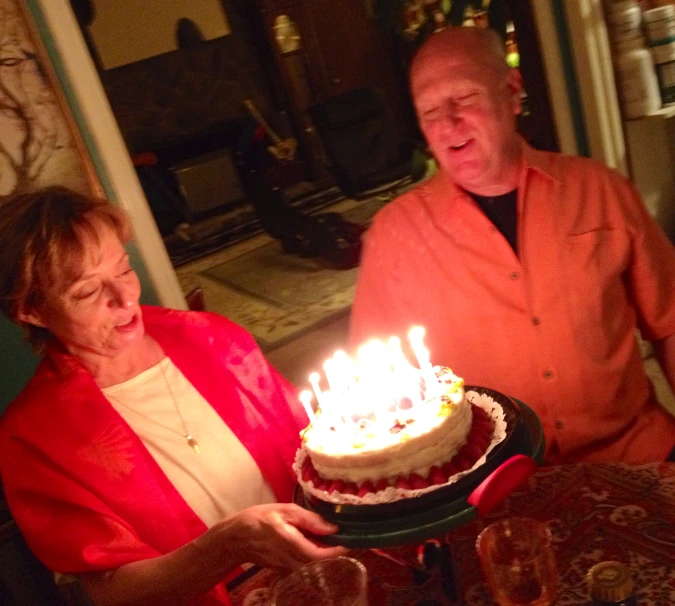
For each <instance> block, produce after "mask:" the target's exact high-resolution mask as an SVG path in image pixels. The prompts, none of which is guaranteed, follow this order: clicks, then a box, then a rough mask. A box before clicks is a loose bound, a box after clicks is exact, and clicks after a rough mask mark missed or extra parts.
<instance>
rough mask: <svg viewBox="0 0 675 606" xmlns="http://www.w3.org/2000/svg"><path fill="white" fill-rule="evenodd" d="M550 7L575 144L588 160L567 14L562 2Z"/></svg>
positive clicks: (588, 146) (587, 145)
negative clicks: (556, 34)
mask: <svg viewBox="0 0 675 606" xmlns="http://www.w3.org/2000/svg"><path fill="white" fill-rule="evenodd" d="M551 5H552V6H553V17H554V20H555V27H556V30H557V31H558V44H559V46H560V56H561V59H562V63H563V71H564V76H565V84H566V89H567V99H568V101H569V104H570V112H571V114H572V122H573V124H574V138H575V140H576V143H577V150H578V152H579V155H580V156H586V157H587V158H590V157H591V151H590V145H589V144H588V136H587V133H586V122H585V121H584V112H583V109H582V107H581V98H580V97H579V82H578V80H577V72H576V70H575V68H574V58H573V56H572V47H571V46H570V31H569V26H568V23H567V13H566V12H565V6H564V3H563V0H552V2H551Z"/></svg>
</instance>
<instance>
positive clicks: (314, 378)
mask: <svg viewBox="0 0 675 606" xmlns="http://www.w3.org/2000/svg"><path fill="white" fill-rule="evenodd" d="M320 378H321V377H320V376H319V373H318V372H313V373H312V374H311V375H309V382H310V383H311V384H312V389H313V390H314V394H315V395H316V401H317V403H318V405H319V408H320V409H321V410H322V411H323V412H326V410H325V409H324V405H325V401H324V397H323V392H322V391H321V387H320V386H319V379H320Z"/></svg>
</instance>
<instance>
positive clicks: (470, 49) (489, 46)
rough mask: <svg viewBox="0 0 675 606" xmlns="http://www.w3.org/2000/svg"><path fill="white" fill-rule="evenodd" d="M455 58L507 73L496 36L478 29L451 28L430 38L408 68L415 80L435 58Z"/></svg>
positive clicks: (502, 48)
mask: <svg viewBox="0 0 675 606" xmlns="http://www.w3.org/2000/svg"><path fill="white" fill-rule="evenodd" d="M451 56H457V57H458V58H463V59H470V60H473V61H475V62H476V64H478V65H482V66H485V67H490V68H494V69H495V70H497V71H498V72H500V73H503V72H506V70H507V69H508V65H507V64H506V50H505V48H504V43H503V42H502V39H501V38H500V36H499V34H498V33H497V32H496V31H495V30H493V29H484V28H478V27H450V28H448V29H444V30H441V31H440V32H438V33H436V34H433V35H432V36H431V37H430V38H429V39H428V40H427V41H426V42H425V43H424V44H423V45H422V46H421V47H420V49H419V50H418V51H417V53H416V54H415V57H414V58H413V61H412V64H411V66H410V79H411V81H412V80H414V78H415V74H416V73H417V72H418V71H419V68H420V66H423V65H425V64H427V63H428V62H430V61H434V60H436V59H437V58H447V57H451Z"/></svg>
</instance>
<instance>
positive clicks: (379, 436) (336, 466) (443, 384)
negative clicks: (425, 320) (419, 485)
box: [303, 368, 472, 484]
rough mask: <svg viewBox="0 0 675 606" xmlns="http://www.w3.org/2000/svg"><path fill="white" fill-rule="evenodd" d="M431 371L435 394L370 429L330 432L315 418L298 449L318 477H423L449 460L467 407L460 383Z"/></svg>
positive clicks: (462, 436)
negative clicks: (302, 450)
mask: <svg viewBox="0 0 675 606" xmlns="http://www.w3.org/2000/svg"><path fill="white" fill-rule="evenodd" d="M435 370H436V373H437V375H438V377H439V381H440V391H439V390H437V391H436V392H435V393H433V395H432V397H431V398H429V399H427V400H425V401H421V402H419V403H418V404H416V405H414V406H412V407H410V408H406V409H403V410H401V409H400V408H393V409H392V410H389V411H388V412H387V413H386V415H384V414H381V415H380V416H379V417H377V418H376V421H375V422H374V423H373V422H371V420H369V419H368V418H364V419H360V420H358V421H357V423H355V424H354V425H345V424H341V425H339V426H338V428H337V429H335V428H329V426H328V424H327V423H325V422H322V419H321V416H320V414H319V415H318V417H317V422H316V423H315V424H312V425H310V426H309V427H308V428H307V429H306V430H305V432H303V446H304V448H305V449H306V451H307V453H308V454H309V456H310V458H311V461H312V464H313V466H314V468H315V469H316V471H317V472H318V473H319V475H320V476H321V477H322V478H324V479H327V480H344V481H345V482H356V483H357V484H358V483H360V482H364V481H366V480H370V481H372V482H376V481H378V480H380V479H382V478H396V477H398V476H407V475H409V474H410V473H418V474H420V475H421V476H423V477H424V476H426V475H427V474H428V473H429V469H430V468H431V467H432V466H433V465H438V464H439V462H443V461H448V460H450V459H451V458H452V457H453V456H454V455H455V454H456V453H457V451H458V450H459V449H460V448H461V447H462V446H463V445H464V443H465V442H466V437H467V435H468V433H469V431H470V429H471V420H472V415H471V406H470V404H469V403H468V402H467V400H466V398H465V394H464V388H463V381H462V380H461V379H459V378H458V377H456V376H455V375H453V374H452V373H451V372H450V371H449V370H448V369H445V368H437V369H435Z"/></svg>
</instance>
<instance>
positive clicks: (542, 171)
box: [427, 135, 560, 198]
mask: <svg viewBox="0 0 675 606" xmlns="http://www.w3.org/2000/svg"><path fill="white" fill-rule="evenodd" d="M519 139H520V144H521V150H522V154H521V167H520V173H519V175H520V176H519V178H518V183H519V187H521V186H522V184H524V183H525V182H526V178H527V174H528V173H529V172H530V171H532V172H534V173H537V174H539V175H542V176H544V177H545V178H547V179H551V180H553V181H556V182H559V181H560V179H559V178H558V177H557V176H556V175H555V174H554V173H553V172H552V170H551V163H550V161H549V152H542V151H539V150H536V149H534V148H533V147H532V146H531V145H529V144H528V143H527V142H526V141H525V140H524V139H523V138H522V137H520V135H519ZM427 187H428V188H429V190H430V193H433V194H436V195H439V194H441V195H442V196H443V197H444V198H455V197H457V196H464V195H465V193H464V191H463V190H462V189H461V188H459V187H457V185H455V183H453V181H452V179H451V178H450V175H448V173H447V172H445V171H444V170H443V169H441V168H439V170H438V172H437V173H436V174H435V175H434V176H433V177H432V178H431V179H429V181H428V182H427Z"/></svg>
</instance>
